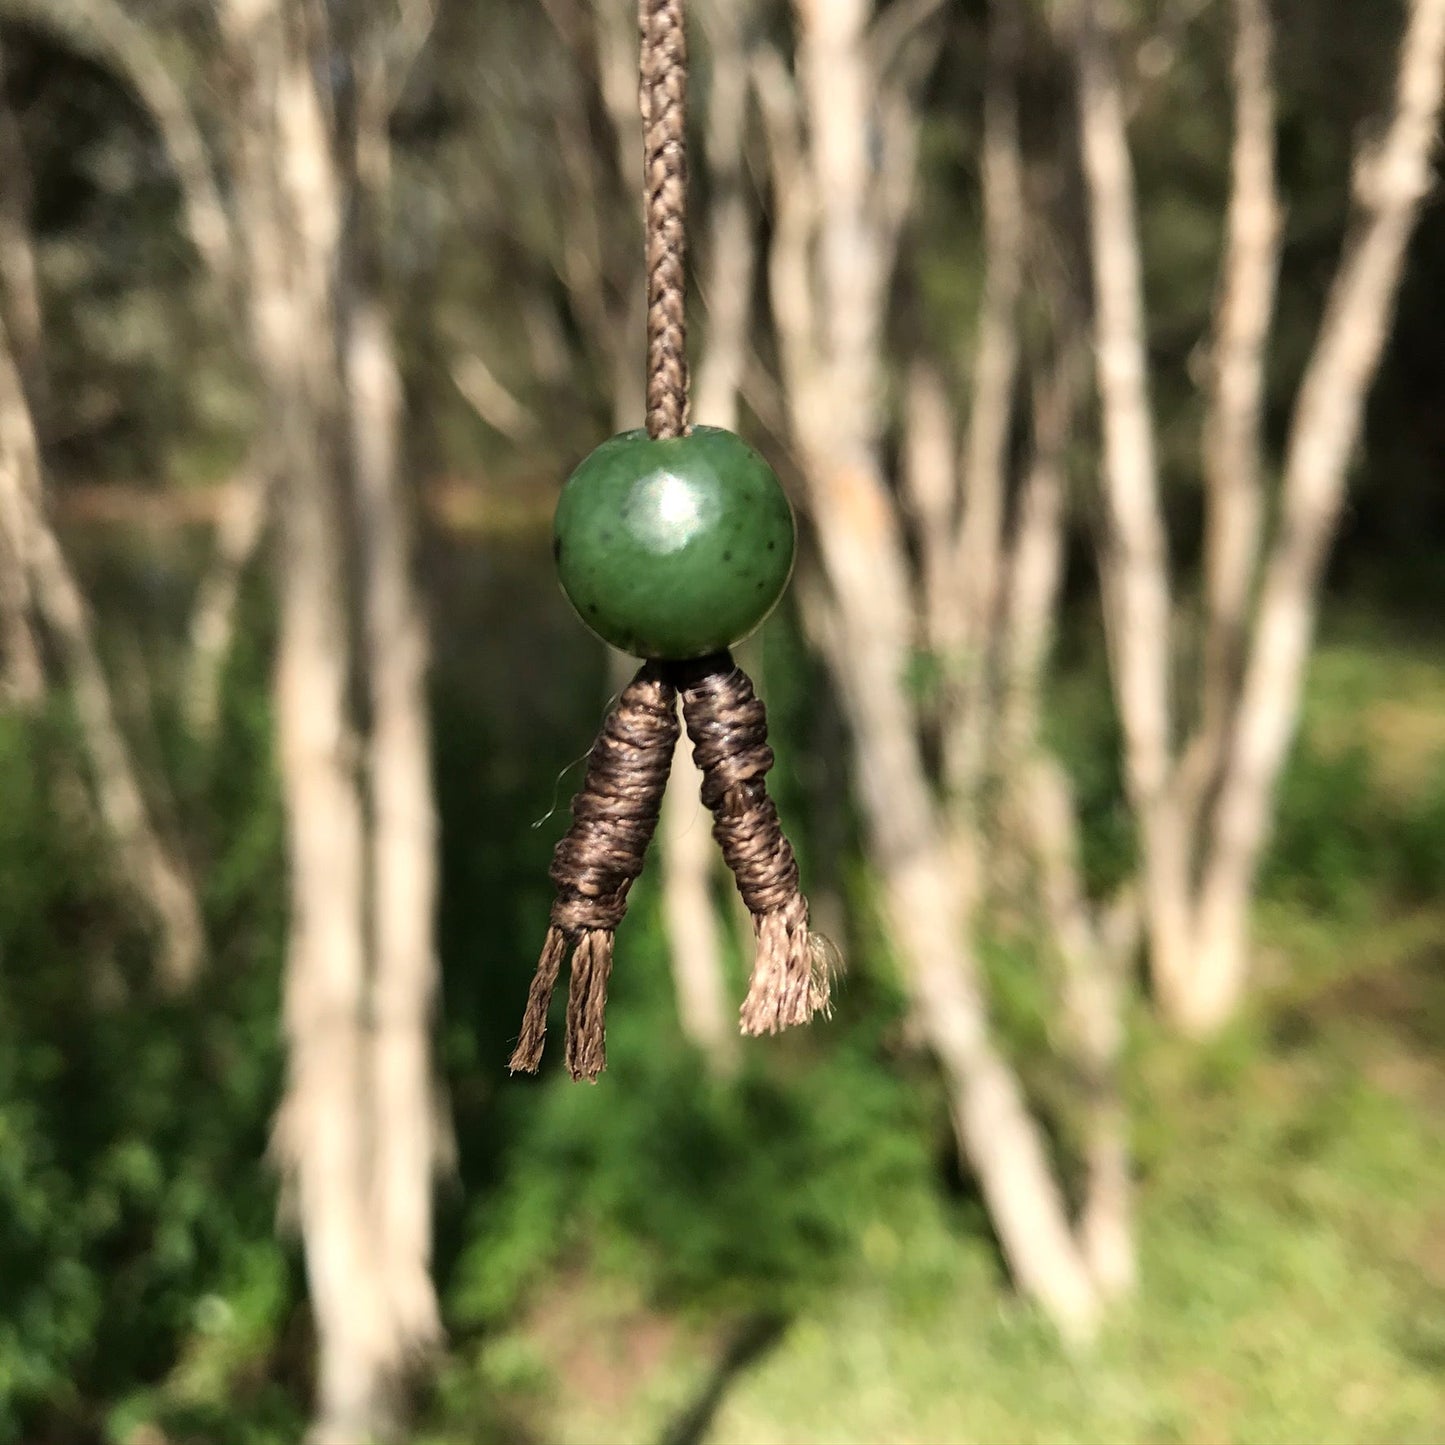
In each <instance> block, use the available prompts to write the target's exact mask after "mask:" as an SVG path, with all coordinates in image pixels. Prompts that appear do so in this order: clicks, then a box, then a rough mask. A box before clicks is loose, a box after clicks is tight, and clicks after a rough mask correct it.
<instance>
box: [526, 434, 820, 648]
mask: <svg viewBox="0 0 1445 1445" xmlns="http://www.w3.org/2000/svg"><path fill="white" fill-rule="evenodd" d="M793 543H794V528H793V511H792V508H791V507H790V506H789V504H788V499H787V496H786V495H785V493H784V492H783V488H782V485H781V484H780V483H779V481H778V479H777V477H776V475H774V473H773V470H772V468H771V467H769V466H768V464H767V463H766V462H765V461H764V460H763V459H762V458H761V457H760V456H759V455H758V454H757V453H756V452H755V451H753V449H752V448H751V447H749V446H748V445H747V443H745V442H744V441H743V440H742V439H741V438H740V437H737V436H734V435H733V433H732V432H729V431H723V430H721V429H719V428H717V427H706V426H699V427H694V428H693V429H692V431H691V432H690V433H689V434H688V435H687V436H685V437H675V438H670V439H667V440H664V441H653V440H652V439H651V438H650V437H648V435H647V433H646V432H643V431H634V432H624V433H623V434H622V435H621V436H615V437H613V438H612V439H611V440H610V441H606V442H603V444H602V445H601V446H600V447H598V448H597V450H596V451H595V452H593V453H592V455H591V456H589V457H588V458H587V459H586V460H585V461H584V462H583V463H582V465H581V466H579V467H578V468H577V470H576V471H575V472H574V473H573V474H572V476H571V477H570V478H569V480H568V482H567V485H566V486H565V487H563V489H562V497H561V500H560V501H559V502H558V504H557V517H556V522H555V524H554V527H553V550H554V555H555V556H556V559H557V574H558V576H559V577H560V579H561V582H562V589H563V591H564V592H566V594H567V596H568V598H569V599H570V600H571V603H572V605H573V607H575V608H576V609H577V613H578V615H579V616H580V617H581V618H582V620H583V621H584V622H585V623H586V624H587V625H588V627H590V628H591V629H592V630H593V632H595V633H596V634H597V635H598V636H599V637H601V638H602V639H603V640H604V641H606V642H610V643H611V644H612V645H613V646H614V647H619V648H621V649H622V650H623V651H624V652H630V653H632V654H633V655H635V656H637V657H646V658H661V659H666V660H669V661H684V660H686V659H688V658H696V657H705V656H707V655H708V654H710V653H714V652H719V651H721V650H722V649H723V648H725V647H731V646H733V644H734V643H737V642H741V641H742V639H743V638H745V637H746V636H747V635H748V634H749V633H750V632H752V631H753V630H754V629H755V628H756V627H757V626H758V625H759V624H760V623H761V622H762V621H763V619H764V618H765V617H767V615H768V614H769V613H770V612H771V611H772V610H773V608H774V607H775V606H776V605H777V602H778V599H779V598H780V597H781V596H782V595H783V590H784V588H785V587H786V586H787V583H788V577H789V574H790V573H791V572H792V568H793Z"/></svg>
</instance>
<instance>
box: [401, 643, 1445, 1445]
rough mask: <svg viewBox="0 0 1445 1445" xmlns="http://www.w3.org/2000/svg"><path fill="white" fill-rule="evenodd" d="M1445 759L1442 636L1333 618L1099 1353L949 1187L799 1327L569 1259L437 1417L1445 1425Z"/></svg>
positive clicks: (1163, 1106) (1138, 1061)
mask: <svg viewBox="0 0 1445 1445" xmlns="http://www.w3.org/2000/svg"><path fill="white" fill-rule="evenodd" d="M1442 780H1445V655H1442V652H1441V650H1440V649H1439V647H1438V646H1437V645H1435V644H1433V643H1432V644H1430V645H1421V646H1420V647H1418V648H1415V647H1407V646H1401V645H1399V644H1397V643H1392V644H1391V645H1390V646H1388V647H1382V645H1381V643H1380V639H1379V636H1378V635H1377V634H1374V633H1370V632H1367V633H1366V634H1365V635H1360V636H1355V635H1348V636H1335V637H1334V638H1333V639H1332V640H1331V641H1330V642H1329V643H1328V645H1327V646H1326V647H1325V648H1324V649H1323V650H1322V652H1321V654H1320V656H1319V657H1318V659H1317V661H1316V664H1315V666H1314V669H1313V672H1312V680H1311V689H1310V699H1309V706H1308V709H1307V719H1306V729H1305V737H1304V742H1303V746H1302V749H1301V760H1300V761H1299V763H1298V765H1297V766H1296V767H1295V768H1294V770H1293V772H1292V775H1291V782H1290V784H1289V786H1288V787H1287V789H1286V797H1285V800H1284V815H1283V819H1282V824H1281V831H1280V838H1279V841H1278V843H1277V845H1276V850H1275V851H1276V858H1275V861H1274V863H1273V864H1272V866H1271V870H1270V873H1269V877H1268V879H1267V887H1266V900H1265V902H1264V904H1263V905H1262V907H1261V910H1260V915H1259V919H1258V935H1259V952H1258V956H1259V958H1260V960H1261V973H1262V979H1261V988H1260V993H1259V997H1258V999H1257V1002H1256V1005H1255V1007H1254V1008H1253V1009H1252V1010H1251V1012H1250V1013H1249V1015H1248V1016H1247V1017H1246V1018H1244V1019H1242V1020H1240V1022H1239V1023H1238V1024H1237V1025H1236V1026H1235V1027H1234V1028H1232V1029H1231V1030H1230V1031H1229V1032H1228V1033H1227V1034H1226V1035H1225V1036H1224V1037H1222V1038H1220V1039H1219V1040H1217V1041H1216V1042H1215V1043H1213V1044H1211V1045H1210V1046H1208V1047H1207V1048H1203V1049H1198V1048H1187V1049H1186V1048H1184V1047H1182V1046H1180V1045H1179V1044H1177V1043H1176V1042H1173V1041H1171V1040H1169V1039H1168V1038H1165V1037H1161V1036H1160V1035H1159V1034H1158V1032H1157V1031H1156V1030H1155V1029H1154V1028H1153V1027H1152V1026H1151V1025H1149V1024H1148V1023H1147V1021H1141V1023H1140V1025H1139V1027H1138V1029H1137V1030H1136V1037H1135V1040H1134V1058H1133V1068H1132V1071H1131V1077H1132V1082H1131V1092H1132V1095H1133V1102H1134V1117H1135V1146H1136V1157H1137V1160H1138V1171H1139V1194H1138V1211H1139V1221H1140V1250H1141V1289H1140V1293H1139V1297H1138V1301H1137V1302H1136V1303H1135V1304H1133V1305H1131V1306H1129V1307H1128V1308H1125V1309H1124V1310H1122V1311H1120V1312H1119V1313H1118V1315H1117V1316H1116V1317H1115V1318H1114V1319H1113V1321H1112V1322H1111V1324H1110V1326H1109V1328H1108V1329H1107V1331H1106V1333H1105V1335H1104V1337H1103V1339H1102V1341H1101V1343H1100V1345H1099V1347H1098V1349H1097V1351H1096V1352H1095V1353H1093V1354H1090V1355H1088V1356H1086V1357H1075V1358H1071V1357H1070V1356H1069V1355H1068V1354H1066V1353H1065V1352H1064V1351H1062V1350H1061V1349H1060V1348H1059V1347H1058V1345H1057V1344H1056V1343H1055V1342H1054V1341H1053V1340H1052V1338H1051V1337H1050V1335H1049V1333H1048V1332H1047V1331H1046V1330H1045V1329H1043V1328H1042V1327H1041V1326H1040V1324H1039V1322H1038V1320H1037V1318H1036V1316H1035V1315H1034V1314H1033V1313H1032V1312H1031V1311H1030V1310H1029V1309H1028V1308H1027V1307H1026V1306H1024V1305H1023V1304H1021V1303H1020V1302H1018V1301H1017V1300H1016V1299H1015V1298H1014V1297H1012V1296H1011V1295H1010V1293H1009V1291H1008V1288H1007V1284H1006V1281H1005V1278H1004V1276H1003V1273H1002V1270H1001V1268H1000V1265H999V1261H998V1260H997V1258H996V1257H995V1255H994V1253H993V1251H992V1249H991V1248H990V1246H989V1245H988V1244H987V1242H986V1241H985V1240H984V1239H983V1238H982V1237H981V1235H980V1233H979V1232H978V1231H977V1230H976V1228H973V1227H963V1226H962V1225H961V1222H960V1220H961V1216H960V1212H959V1209H958V1207H957V1201H954V1202H953V1203H950V1201H949V1200H947V1199H932V1200H930V1199H927V1198H921V1199H919V1200H918V1201H917V1204H916V1207H912V1208H909V1209H902V1210H893V1211H891V1212H888V1213H886V1214H880V1215H879V1217H877V1218H875V1219H873V1220H871V1222H869V1223H868V1224H867V1226H866V1228H864V1229H863V1230H862V1233H861V1247H860V1248H859V1249H858V1251H857V1256H856V1258H855V1259H854V1260H853V1261H852V1264H851V1267H850V1268H849V1270H848V1271H847V1278H846V1280H845V1281H844V1282H843V1283H842V1284H841V1285H840V1286H838V1287H836V1288H832V1289H830V1290H829V1291H827V1292H826V1293H819V1294H818V1295H816V1297H814V1298H812V1299H810V1300H808V1301H805V1302H804V1303H802V1304H801V1305H800V1306H799V1308H798V1309H797V1310H796V1311H795V1312H792V1313H791V1314H790V1315H788V1316H786V1317H785V1316H783V1315H780V1314H769V1313H764V1314H760V1315H756V1316H749V1315H748V1314H747V1312H746V1310H745V1309H744V1310H741V1311H739V1312H738V1313H737V1314H736V1315H735V1316H734V1317H732V1318H730V1319H728V1320H727V1321H726V1323H725V1324H723V1325H719V1324H718V1323H717V1319H716V1315H713V1317H712V1318H711V1319H700V1318H694V1317H692V1316H690V1315H689V1314H688V1313H687V1312H686V1311H682V1312H677V1313H672V1312H667V1311H664V1310H662V1309H660V1308H658V1307H656V1306H655V1305H649V1304H648V1303H647V1302H646V1301H645V1300H644V1299H642V1298H641V1297H640V1295H639V1293H638V1292H637V1291H635V1290H633V1289H631V1288H630V1287H628V1286H626V1285H625V1284H621V1283H619V1282H618V1280H617V1279H616V1278H615V1277H612V1276H606V1277H603V1276H599V1275H598V1274H597V1273H595V1272H590V1271H585V1270H578V1271H574V1272H571V1273H567V1274H558V1275H555V1276H554V1277H552V1278H550V1279H549V1280H548V1281H547V1282H546V1283H545V1284H544V1285H543V1286H542V1287H541V1288H540V1289H537V1290H534V1291H533V1292H532V1295H531V1303H530V1305H529V1306H528V1307H527V1309H526V1311H525V1312H524V1314H523V1316H522V1317H520V1318H518V1319H517V1320H516V1321H515V1323H514V1326H513V1327H511V1328H509V1329H507V1330H504V1331H502V1332H500V1333H490V1334H488V1335H487V1336H486V1337H485V1338H484V1339H483V1340H482V1341H481V1342H480V1343H479V1344H477V1345H476V1346H475V1348H474V1349H462V1350H461V1351H460V1352H459V1355H458V1358H457V1361H456V1363H455V1365H454V1366H453V1368H452V1370H451V1371H450V1372H449V1375H448V1383H446V1384H444V1386H443V1390H442V1395H441V1398H440V1399H439V1400H438V1404H439V1406H441V1409H440V1410H439V1412H438V1413H439V1418H445V1417H446V1415H447V1410H446V1404H445V1402H446V1399H447V1397H448V1396H449V1395H451V1394H453V1392H456V1393H457V1394H463V1395H472V1394H473V1392H474V1391H478V1390H480V1391H483V1392H485V1393H486V1394H487V1395H488V1396H489V1397H490V1398H491V1400H492V1401H493V1402H504V1405H503V1408H504V1414H505V1415H506V1416H507V1417H508V1418H509V1419H510V1420H512V1421H514V1422H516V1423H515V1428H510V1427H509V1429H508V1431H507V1433H508V1434H513V1435H515V1436H516V1437H517V1438H518V1439H528V1438H530V1439H531V1440H533V1441H536V1442H538V1445H542V1442H549V1445H550V1442H555V1445H608V1442H617V1445H622V1442H628V1445H634V1442H643V1441H659V1442H672V1445H687V1442H701V1441H704V1440H706V1441H709V1442H713V1445H825V1442H826V1445H855V1442H856V1445H925V1442H929V1445H934V1442H949V1445H964V1442H994V1441H1010V1442H1012V1441H1018V1442H1025V1441H1039V1442H1071V1441H1079V1442H1092V1441H1110V1442H1132V1441H1139V1442H1146V1441H1147V1442H1166V1441H1181V1442H1215V1441H1240V1442H1249V1445H1267V1442H1275V1441H1277V1442H1281V1445H1285V1442H1288V1445H1294V1442H1303V1441H1326V1442H1328V1441H1341V1442H1344V1441H1349V1442H1357V1441H1375V1440H1378V1441H1439V1440H1445V895H1442V894H1441V892H1440V890H1439V887H1438V884H1439V878H1440V876H1441V875H1440V874H1438V873H1436V872H1435V867H1436V864H1437V863H1439V862H1440V861H1441V860H1442V857H1445V845H1442V838H1445V802H1442V799H1445V788H1442ZM1387 855H1388V856H1387ZM1402 860H1403V861H1402ZM1401 869H1403V870H1404V872H1405V873H1406V874H1410V875H1411V877H1412V878H1413V881H1409V882H1407V883H1406V884H1405V885H1401V884H1400V881H1399V878H1398V877H1397V876H1396V875H1397V874H1398V873H1399V872H1400V870H1401ZM1412 870H1413V874H1412ZM738 1227H739V1228H746V1227H747V1225H746V1221H745V1220H739V1221H738ZM523 1422H525V1423H523ZM424 1438H425V1439H426V1440H427V1441H428V1445H454V1442H457V1441H460V1440H461V1439H462V1438H463V1436H461V1435H457V1434H453V1433H448V1432H447V1430H446V1429H445V1427H443V1428H442V1429H441V1430H439V1431H438V1432H437V1433H434V1434H431V1435H428V1436H426V1437H424Z"/></svg>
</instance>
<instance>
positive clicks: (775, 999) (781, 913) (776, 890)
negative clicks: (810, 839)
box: [672, 652, 829, 1034]
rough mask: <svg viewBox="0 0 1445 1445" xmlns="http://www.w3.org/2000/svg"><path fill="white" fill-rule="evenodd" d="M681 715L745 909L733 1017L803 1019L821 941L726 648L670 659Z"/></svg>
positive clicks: (753, 715) (761, 729)
mask: <svg viewBox="0 0 1445 1445" xmlns="http://www.w3.org/2000/svg"><path fill="white" fill-rule="evenodd" d="M672 675H673V677H674V679H675V680H676V682H677V687H678V691H679V693H680V694H681V696H682V715H683V720H684V721H685V723H686V724H687V735H688V737H689V738H690V739H691V741H692V745H693V759H694V761H695V762H696V763H697V766H698V769H699V770H700V771H701V773H702V801H703V803H704V805H705V806H706V807H707V809H708V811H709V812H711V813H712V815H713V837H715V838H716V839H717V841H718V845H719V847H720V848H721V849H722V854H723V859H724V861H725V862H726V863H727V865H728V867H729V868H730V869H731V870H732V874H733V877H734V878H735V879H736V880H737V886H738V892H739V893H740V894H741V895H742V900H743V902H744V903H745V904H746V905H747V908H748V911H749V912H750V913H751V914H752V915H753V932H754V935H755V937H756V939H757V953H756V957H755V959H754V963H753V972H752V980H751V982H750V984H749V987H748V994H747V998H746V999H745V1000H744V1002H743V1006H742V1012H741V1015H740V1021H741V1025H742V1031H743V1032H744V1033H745V1034H772V1033H777V1032H778V1031H779V1030H780V1029H785V1028H788V1027H790V1026H791V1025H794V1024H803V1023H807V1022H808V1020H809V1019H810V1018H812V1016H813V1014H814V1013H817V1012H826V1011H827V1009H828V1004H829V978H828V969H827V958H828V950H827V946H826V945H825V944H824V943H823V942H822V940H821V939H817V938H815V937H814V935H813V934H812V933H811V932H810V931H809V928H808V900H807V899H806V898H805V897H804V896H803V894H802V891H801V889H800V887H799V879H798V861H797V858H796V857H795V856H794V854H793V848H792V845H791V844H790V843H789V842H788V840H787V838H786V837H785V836H784V834H783V830H782V826H781V824H780V823H779V822H778V810H777V807H776V806H775V804H774V803H773V800H772V799H771V798H770V797H769V796H768V791H767V785H766V783H765V781H764V780H765V779H766V777H767V774H768V771H769V769H771V767H772V766H773V750H772V748H770V747H769V746H768V721H767V710H766V709H765V708H764V706H763V704H762V701H761V700H760V699H759V698H758V696H757V694H756V693H755V692H754V691H753V685H752V682H751V681H750V680H749V679H748V675H747V673H745V672H744V671H743V670H742V669H741V668H740V667H738V666H736V664H735V663H734V662H733V660H732V657H731V655H730V654H728V653H726V652H724V653H721V654H719V655H718V656H717V657H714V658H707V659H704V660H703V661H702V662H701V663H692V664H681V665H679V664H674V665H673V667H672Z"/></svg>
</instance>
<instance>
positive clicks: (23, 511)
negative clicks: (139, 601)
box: [0, 331, 205, 992]
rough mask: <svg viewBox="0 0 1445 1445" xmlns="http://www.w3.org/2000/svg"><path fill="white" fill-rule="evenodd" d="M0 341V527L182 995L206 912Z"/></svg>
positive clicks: (122, 855)
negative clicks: (126, 722) (143, 771)
mask: <svg viewBox="0 0 1445 1445" xmlns="http://www.w3.org/2000/svg"><path fill="white" fill-rule="evenodd" d="M0 342H3V344H0V507H3V518H0V526H3V531H4V534H5V536H6V537H7V539H9V538H13V539H14V543H15V547H16V555H17V558H18V560H20V561H21V562H22V564H23V565H24V567H25V569H26V571H27V574H28V581H29V590H30V595H31V597H32V599H33V603H34V607H35V610H36V612H37V614H38V616H39V618H40V620H41V621H42V622H43V624H44V626H45V630H46V632H47V634H48V635H49V636H50V638H51V639H52V641H53V642H54V644H55V647H56V652H57V654H58V656H59V658H60V660H61V665H62V668H63V670H64V677H65V681H66V684H67V685H68V687H69V689H70V691H71V693H72V694H73V696H74V699H75V712H76V719H77V721H78V722H79V724H80V735H81V740H82V742H83V744H84V747H85V751H86V754H87V759H88V762H89V765H90V772H91V778H92V782H93V785H94V789H95V798H96V803H97V805H98V807H99V810H100V815H101V819H102V821H103V823H104V825H105V828H106V831H107V832H108V833H109V835H110V839H111V844H112V847H113V849H114V853H115V859H116V863H117V866H118V868H119V870H120V872H121V875H122V877H123V878H124V879H125V881H126V883H127V885H128V887H129V889H130V891H131V892H132V894H133V895H134V896H135V898H136V899H137V901H138V902H139V903H140V904H141V907H142V909H143V910H144V912H145V914H146V915H147V916H148V918H149V919H150V920H151V921H152V923H153V924H154V926H155V929H156V933H157V943H158V952H157V957H156V963H155V969H156V978H157V981H158V982H159V983H160V985H161V986H162V987H163V988H165V989H166V990H168V991H173V992H175V991H180V990H183V989H185V988H188V987H189V986H190V985H191V984H192V983H194V982H195V979H196V975H197V974H198V973H199V971H200V968H201V964H202V961H203V959H204V956H205V931H204V927H203V925H202V922H201V911H200V905H199V903H198V902H197V899H196V893H195V889H194V887H193V885H192V883H191V880H190V879H189V877H188V876H187V875H186V873H185V872H184V870H183V869H182V867H181V865H180V863H179V862H178V861H177V859H176V858H175V857H174V855H173V854H172V853H171V851H170V850H169V849H168V848H167V846H166V845H165V843H164V842H163V841H162V839H161V836H160V833H159V832H158V830H157V828H156V825H155V821H154V819H153V818H152V817H151V815H150V811H149V809H148V807H147V806H146V801H145V794H144V792H143V791H142V788H141V784H140V777H139V773H138V770H137V768H136V765H135V761H134V759H133V758H132V756H131V751H130V747H129V745H128V744H127V742H126V739H125V734H124V733H123V732H122V731H121V727H120V723H119V721H118V720H117V718H116V715H115V707H114V704H113V702H112V699H111V691H110V685H109V683H108V682H107V681H106V677H105V672H104V670H103V669H102V667H101V664H100V657H99V654H98V653H97V651H96V646H95V637H94V629H93V627H92V624H91V619H90V611H89V608H88V607H87V606H86V602H85V597H84V595H83V593H82V592H81V589H80V586H79V584H78V583H77V582H76V580H75V574H74V573H73V572H72V570H71V568H70V563H69V562H68V561H67V559H66V556H65V553H64V551H63V550H62V549H61V546H60V543H59V540H58V539H57V537H56V535H55V532H54V529H53V528H52V527H51V525H50V522H49V519H48V518H47V517H46V515H45V504H44V499H43V495H42V490H41V474H40V454H39V448H38V446H37V443H36V438H35V428H34V424H33V422H32V420H31V416H30V408H29V405H28V403H27V401H26V398H25V392H24V387H23V384H22V382H21V378H20V370H19V367H18V366H17V364H16V361H15V357H14V355H13V354H12V352H11V350H10V344H9V338H8V331H0Z"/></svg>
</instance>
